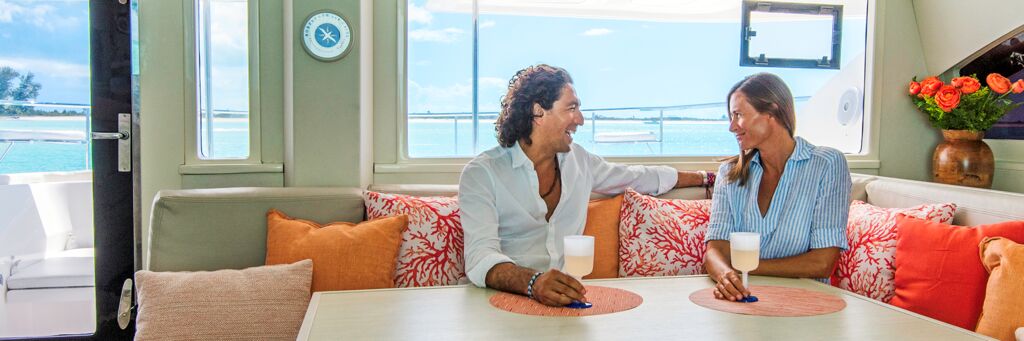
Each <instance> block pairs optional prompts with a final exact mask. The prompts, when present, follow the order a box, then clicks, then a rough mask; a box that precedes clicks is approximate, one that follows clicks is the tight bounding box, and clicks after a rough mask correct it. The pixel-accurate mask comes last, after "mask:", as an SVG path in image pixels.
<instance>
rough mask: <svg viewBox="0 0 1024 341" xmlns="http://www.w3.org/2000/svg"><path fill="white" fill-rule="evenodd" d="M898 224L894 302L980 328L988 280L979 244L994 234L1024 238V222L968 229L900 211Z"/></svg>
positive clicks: (963, 325) (969, 328)
mask: <svg viewBox="0 0 1024 341" xmlns="http://www.w3.org/2000/svg"><path fill="white" fill-rule="evenodd" d="M896 226H897V229H898V231H899V236H898V241H897V242H896V260H895V262H896V296H895V297H893V298H892V301H890V302H889V303H891V304H892V305H894V306H897V307H900V308H904V309H907V310H910V311H913V312H915V313H918V314H921V315H924V316H928V317H931V318H934V319H937V320H940V321H943V322H947V323H950V324H953V325H956V326H959V327H961V328H964V329H968V330H974V327H975V326H976V325H977V323H978V315H980V314H981V306H982V303H983V302H984V300H985V281H986V279H987V278H988V274H987V273H986V272H985V268H984V267H982V265H981V262H980V261H978V252H979V251H978V243H979V242H981V240H982V239H984V238H985V237H990V236H1003V237H1007V238H1010V239H1012V240H1015V241H1024V221H1009V222H1003V223H998V224H991V225H979V226H974V227H963V226H955V225H947V224H942V223H936V222H932V221H927V220H921V219H917V218H912V217H908V216H905V215H900V216H899V217H897V218H896Z"/></svg>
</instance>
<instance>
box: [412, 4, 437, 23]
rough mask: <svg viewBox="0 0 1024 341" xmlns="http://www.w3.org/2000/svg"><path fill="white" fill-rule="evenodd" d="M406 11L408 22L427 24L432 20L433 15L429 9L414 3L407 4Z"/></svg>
mask: <svg viewBox="0 0 1024 341" xmlns="http://www.w3.org/2000/svg"><path fill="white" fill-rule="evenodd" d="M408 12H409V14H408V15H409V22H414V23H418V24H424V25H429V24H430V22H431V21H433V20H434V16H433V15H432V14H430V11H428V10H427V9H426V8H423V7H420V6H416V5H415V4H409V8H408Z"/></svg>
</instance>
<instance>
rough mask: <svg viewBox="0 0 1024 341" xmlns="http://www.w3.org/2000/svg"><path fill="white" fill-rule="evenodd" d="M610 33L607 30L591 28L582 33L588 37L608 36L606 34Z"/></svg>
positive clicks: (610, 31)
mask: <svg viewBox="0 0 1024 341" xmlns="http://www.w3.org/2000/svg"><path fill="white" fill-rule="evenodd" d="M611 33H612V30H609V29H607V28H592V29H589V30H587V31H586V32H583V35H585V36H588V37H596V36H603V35H608V34H611Z"/></svg>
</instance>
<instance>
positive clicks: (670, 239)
mask: <svg viewBox="0 0 1024 341" xmlns="http://www.w3.org/2000/svg"><path fill="white" fill-rule="evenodd" d="M710 211H711V200H680V199H658V198H654V197H651V196H647V195H643V194H640V193H637V192H636V191H633V190H632V189H629V190H626V193H625V196H624V198H623V200H622V209H621V210H620V212H619V215H620V222H619V276H620V277H646V276H675V275H695V274H701V273H704V251H706V250H707V247H706V246H705V245H704V235H705V234H706V233H707V230H708V220H709V218H710Z"/></svg>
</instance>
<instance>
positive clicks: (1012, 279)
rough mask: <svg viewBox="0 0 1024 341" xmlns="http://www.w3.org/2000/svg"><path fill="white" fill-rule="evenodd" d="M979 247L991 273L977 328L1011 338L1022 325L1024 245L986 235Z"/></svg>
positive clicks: (986, 333)
mask: <svg viewBox="0 0 1024 341" xmlns="http://www.w3.org/2000/svg"><path fill="white" fill-rule="evenodd" d="M978 247H979V248H980V249H981V262H982V264H983V265H984V266H985V270H988V272H989V274H990V275H989V277H988V287H987V288H986V292H985V304H984V308H982V311H981V318H979V319H978V330H977V332H978V333H981V334H985V335H988V336H991V337H994V338H997V339H1000V340H1007V341H1013V339H1014V336H1013V332H1014V330H1016V329H1017V328H1018V327H1024V308H1022V307H1024V245H1021V244H1018V243H1014V242H1013V241H1010V240H1007V239H1005V238H985V240H983V241H981V245H978Z"/></svg>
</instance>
